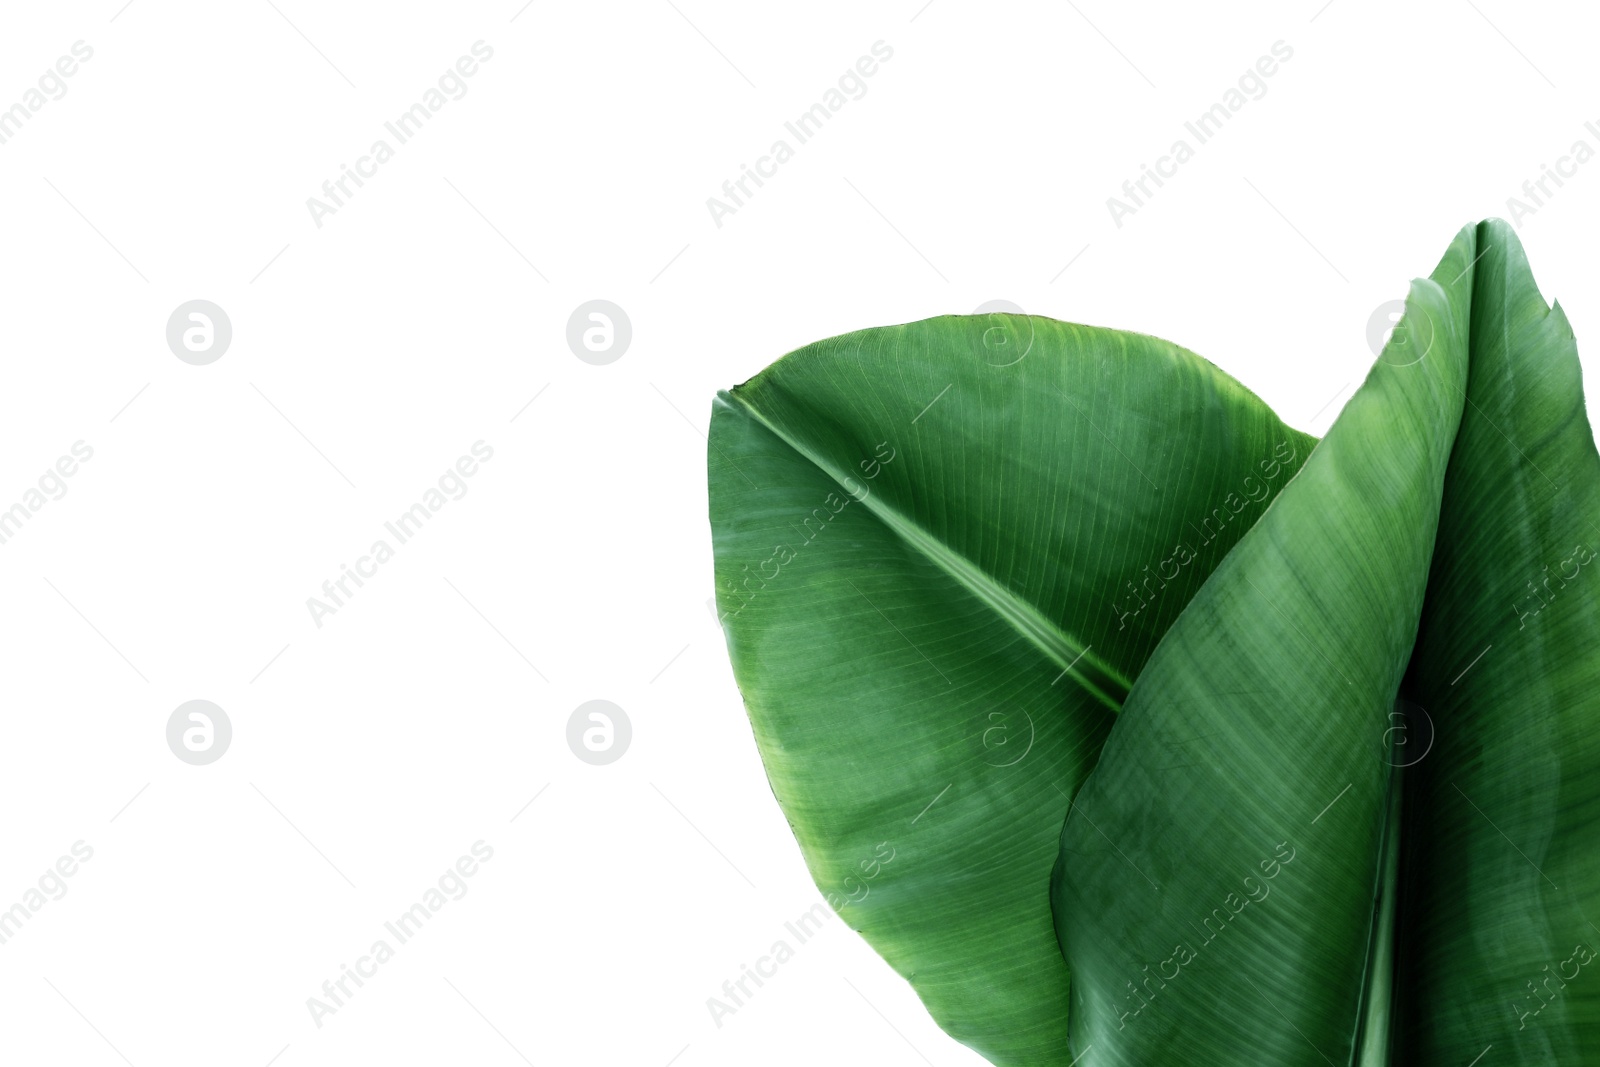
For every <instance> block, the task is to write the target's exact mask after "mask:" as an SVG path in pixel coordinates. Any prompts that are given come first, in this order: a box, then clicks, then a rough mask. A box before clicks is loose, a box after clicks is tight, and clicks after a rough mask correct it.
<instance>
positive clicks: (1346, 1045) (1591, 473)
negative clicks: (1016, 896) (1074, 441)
mask: <svg viewBox="0 0 1600 1067" xmlns="http://www.w3.org/2000/svg"><path fill="white" fill-rule="evenodd" d="M1404 323H1405V325H1406V327H1407V332H1408V333H1409V335H1410V338H1411V340H1412V342H1413V346H1412V347H1411V348H1402V347H1400V346H1398V345H1391V346H1390V347H1389V348H1387V349H1386V350H1385V352H1384V354H1383V356H1382V357H1381V358H1380V360H1379V362H1378V363H1377V364H1376V365H1375V366H1374V368H1373V370H1372V372H1371V374H1370V375H1369V377H1368V378H1367V380H1366V382H1365V384H1364V385H1363V386H1362V388H1361V389H1360V390H1359V391H1358V392H1357V393H1356V395H1355V396H1354V397H1353V398H1352V400H1351V401H1350V403H1349V404H1348V406H1347V407H1346V408H1345V410H1344V411H1343V412H1342V413H1341V415H1340V416H1339V418H1338V420H1337V422H1336V423H1335V424H1334V426H1333V427H1332V428H1331V429H1330V430H1329V431H1328V433H1327V435H1326V437H1325V438H1324V439H1323V440H1322V441H1321V442H1320V443H1319V444H1318V445H1317V447H1316V449H1315V450H1314V451H1313V453H1312V454H1311V456H1310V458H1309V460H1308V461H1307V462H1306V463H1305V465H1304V467H1303V468H1302V469H1301V470H1300V472H1299V473H1298V475H1297V476H1296V477H1295V479H1294V480H1293V481H1292V482H1291V483H1290V484H1289V485H1288V486H1287V487H1286V488H1285V489H1284V490H1283V491H1282V492H1281V493H1280V494H1279V495H1278V496H1277V498H1276V499H1275V500H1274V501H1273V503H1272V505H1271V506H1270V507H1269V508H1268V509H1267V511H1266V514H1265V515H1263V516H1262V517H1261V518H1260V519H1259V520H1258V521H1257V522H1256V523H1255V524H1254V525H1253V526H1252V528H1251V529H1250V530H1249V531H1248V532H1247V533H1246V534H1245V536H1244V537H1243V538H1242V539H1241V540H1240V541H1239V542H1238V544H1237V545H1236V546H1235V547H1234V548H1233V550H1232V551H1231V552H1230V554H1229V555H1228V556H1227V558H1226V559H1225V560H1224V561H1223V562H1222V563H1221V565H1220V566H1218V567H1217V568H1216V570H1215V572H1214V573H1213V574H1212V575H1211V577H1210V579H1209V580H1208V581H1207V583H1206V585H1205V586H1204V588H1203V589H1201V590H1200V591H1199V593H1198V594H1197V595H1196V596H1195V597H1193V598H1192V599H1191V600H1190V602H1189V604H1188V606H1187V608H1186V609H1185V611H1184V613H1183V615H1182V616H1181V618H1179V619H1178V620H1177V621H1176V623H1175V624H1174V625H1173V626H1172V627H1171V628H1170V629H1169V630H1168V632H1167V634H1166V636H1165V638H1164V639H1163V641H1162V643H1161V644H1160V646H1159V647H1158V648H1157V649H1156V651H1155V652H1154V654H1153V655H1152V656H1151V657H1150V658H1149V660H1148V662H1147V663H1146V664H1145V666H1144V669H1143V671H1142V672H1141V673H1140V674H1139V676H1138V680H1137V682H1136V684H1135V685H1134V686H1133V687H1132V690H1131V692H1130V694H1129V697H1128V700H1127V702H1126V705H1125V708H1124V711H1123V713H1122V715H1121V716H1120V717H1119V718H1118V721H1117V723H1116V726H1115V728H1114V729H1113V730H1112V731H1111V733H1110V736H1109V738H1108V740H1107V742H1106V744H1105V746H1104V748H1103V751H1102V753H1101V757H1100V760H1099V762H1098V764H1097V766H1096V767H1095V769H1094V771H1093V772H1092V773H1091V774H1090V775H1089V777H1088V780H1087V781H1086V782H1085V783H1084V785H1083V786H1082V788H1081V790H1080V791H1079V792H1078V793H1077V794H1076V796H1075V798H1074V800H1073V803H1072V806H1071V810H1070V812H1069V815H1068V817H1067V819H1066V821H1065V824H1064V826H1063V827H1062V833H1061V838H1060V854H1059V859H1058V862H1057V864H1056V867H1055V871H1054V874H1053V877H1052V880H1051V890H1050V892H1051V898H1052V905H1053V912H1054V918H1055V924H1056V930H1057V934H1058V936H1059V939H1060V944H1061V948H1062V951H1063V953H1064V955H1065V958H1066V959H1067V961H1068V963H1069V965H1070V967H1071V969H1072V973H1073V987H1072V1004H1071V1010H1070V1030H1071V1052H1072V1055H1073V1056H1074V1057H1076V1058H1077V1060H1078V1062H1079V1063H1081V1064H1082V1065H1083V1067H1094V1065H1124V1064H1127V1065H1131V1064H1141V1065H1143V1064H1179V1063H1182V1064H1237V1063H1263V1064H1281V1065H1297V1064H1306V1065H1313V1067H1314V1065H1317V1064H1324V1063H1326V1064H1337V1065H1347V1064H1361V1065H1369V1064H1405V1065H1424V1067H1432V1065H1440V1067H1443V1065H1455V1067H1466V1065H1468V1064H1481V1065H1482V1067H1501V1065H1531V1064H1594V1063H1600V966H1594V965H1593V963H1594V960H1595V957H1596V953H1595V951H1594V950H1595V947H1596V946H1597V945H1600V928H1597V927H1596V925H1595V924H1596V923H1600V848H1597V847H1596V846H1597V845H1600V839H1597V830H1600V729H1597V724H1600V718H1597V713H1600V655H1597V643H1596V642H1597V639H1600V608H1597V604H1596V599H1595V597H1594V595H1593V590H1591V589H1590V588H1589V586H1590V585H1591V584H1593V583H1596V582H1600V576H1597V575H1596V573H1595V572H1596V571H1600V567H1593V566H1590V564H1591V563H1592V562H1593V560H1594V559H1595V556H1596V553H1597V551H1600V529H1597V527H1596V526H1595V522H1596V520H1597V518H1600V509H1597V504H1600V500H1597V498H1596V494H1597V492H1600V457H1597V455H1596V451H1595V446H1594V439H1593V435H1592V433H1591V430H1590V427H1589V424H1588V421H1587V419H1586V417H1585V414H1584V409H1583V402H1582V396H1581V384H1580V373H1579V366H1578V362H1577V356H1576V349H1575V345H1574V342H1573V338H1572V333H1571V330H1570V328H1569V326H1568V324H1567V321H1566V318H1565V316H1564V315H1563V314H1562V312H1561V310H1560V307H1559V305H1558V306H1557V307H1556V308H1555V309H1553V310H1552V309H1551V308H1549V307H1547V305H1546V304H1545V302H1544V301H1543V299H1542V298H1541V297H1540V295H1539V292H1538V289H1537V287H1536V286H1535V284H1534V281H1533V278H1532V275H1531V273H1530V272H1529V269H1528V265H1527V262H1526V259H1525V257H1524V255H1523V252H1522V249H1521V247H1520V245H1519V244H1518V242H1517V240H1516V237H1515V235H1514V234H1513V232H1512V231H1511V230H1510V228H1509V227H1507V226H1506V225H1505V224H1503V223H1499V222H1487V223H1483V224H1480V225H1477V226H1470V227H1467V228H1466V229H1464V230H1463V231H1462V232H1461V234H1460V235H1459V236H1458V237H1457V238H1456V240H1455V242H1454V243H1453V244H1452V245H1451V247H1450V249H1449V251H1448V252H1447V253H1446V255H1445V257H1444V259H1443V260H1442V261H1441V262H1440V264H1439V267H1438V268H1437V269H1436V270H1435V271H1434V273H1433V275H1432V277H1431V278H1430V279H1428V280H1425V281H1418V282H1416V283H1413V286H1412V289H1411V293H1410V297H1409V300H1408V302H1407V310H1406V316H1405V320H1404ZM1419 338H1421V339H1423V340H1424V341H1425V343H1424V344H1422V345H1421V350H1422V351H1423V352H1424V353H1425V354H1423V355H1422V356H1421V358H1417V346H1416V342H1417V340H1418V339H1419ZM1597 588H1600V586H1597ZM1397 698H1398V703H1397Z"/></svg>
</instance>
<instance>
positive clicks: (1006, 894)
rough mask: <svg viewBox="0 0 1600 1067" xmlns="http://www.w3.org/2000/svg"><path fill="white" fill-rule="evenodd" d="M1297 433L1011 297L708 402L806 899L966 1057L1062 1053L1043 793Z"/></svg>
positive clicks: (762, 744)
mask: <svg viewBox="0 0 1600 1067" xmlns="http://www.w3.org/2000/svg"><path fill="white" fill-rule="evenodd" d="M1314 445H1315V438H1313V437H1310V436H1308V435H1306V434H1303V433H1300V432H1298V431H1295V430H1292V429H1290V428H1289V427H1287V426H1285V425H1284V424H1283V423H1282V422H1280V421H1279V420H1278V419H1277V418H1276V417H1275V416H1274V415H1273V413H1272V412H1271V411H1270V410H1269V409H1268V408H1267V407H1266V406H1265V405H1264V404H1263V403H1262V402H1261V401H1260V400H1259V399H1257V398H1256V397H1255V396H1254V395H1253V394H1251V393H1250V392H1248V391H1247V390H1246V389H1244V388H1243V387H1242V386H1241V385H1239V384H1238V383H1237V382H1236V381H1234V380H1233V379H1231V378H1229V377H1228V376H1227V375H1225V374H1223V373H1222V372H1221V371H1219V370H1218V369H1217V368H1216V367H1214V366H1212V365H1211V364H1210V363H1208V362H1206V361H1205V360H1203V359H1201V358H1199V357H1198V356H1195V355H1194V354H1192V353H1190V352H1187V351H1184V350H1182V349H1180V348H1178V347H1176V346H1174V345H1172V344H1169V343H1167V342H1164V341H1160V340H1157V339H1155V338H1151V337H1146V336H1142V335H1138V334H1132V333H1123V332H1117V331H1112V330H1104V329H1094V328H1090V327H1085V326H1076V325H1070V324H1067V323H1062V322H1056V321H1052V320H1049V319H1045V318H1041V317H1035V316H1012V315H993V316H951V317H943V318H937V319H931V320H928V321H924V322H917V323H912V324H910V325H905V326H897V327H891V328H886V329H874V330H866V331H862V332H858V333H852V334H848V335H845V336H842V337H836V338H833V339H831V340H827V341H823V342H820V343H817V344H813V345H810V346H808V347H806V348H804V349H801V350H799V351H797V352H794V353H791V354H790V355H788V356H786V357H784V358H783V359H782V360H780V361H778V362H777V363H776V364H774V365H773V366H771V367H770V368H768V369H767V370H766V371H764V372H763V373H762V374H761V375H759V376H758V377H756V378H755V379H753V380H751V381H749V382H747V383H745V384H744V385H741V386H739V387H738V388H735V389H733V390H731V391H728V392H724V393H722V394H720V395H719V396H718V397H717V399H716V401H715V403H714V405H713V409H712V418H711V431H710V447H709V449H708V461H709V466H710V511H711V526H712V532H713V540H714V545H715V556H716V580H717V605H718V611H719V615H720V618H721V621H722V625H723V628H724V630H725V633H726V637H727V642H728V649H729V653H730V656H731V659H732V663H733V668H734V674H735V677H736V679H737V681H738V684H739V687H740V690H741V692H742V694H743V696H744V700H745V704H746V706H747V708H748V710H749V716H750V722H751V725H752V727H753V728H754V732H755V739H756V742H757V746H758V748H759V749H760V752H761V757H762V759H763V761H764V763H765V766H766V771H767V775H768V779H769V781H770V782H771V785H772V789H773V792H774V794H775V795H776V797H777V799H778V802H779V803H780V805H781V807H782V809H783V811H784V813H785V815H786V816H787V818H788V821H789V823H790V825H791V826H792V827H793V830H794V835H795V838H796V840H797V841H798V842H799V846H800V852H801V855H802V856H803V857H804V860H805V863H806V864H807V866H808V868H809V870H810V872H811V875H812V877H813V879H814V880H815V882H816V884H817V886H818V888H819V889H820V890H821V891H822V892H823V894H824V897H825V899H826V900H827V902H828V903H829V905H830V906H832V907H833V908H834V909H836V910H837V911H838V912H839V913H840V915H841V916H842V917H843V918H844V920H845V921H846V922H847V923H848V924H849V925H850V926H851V927H853V928H854V929H856V930H858V931H860V932H861V933H862V935H863V936H864V937H865V938H866V939H867V941H868V942H869V943H871V944H872V946H873V947H874V948H875V949H876V950H877V951H878V952H879V953H880V954H881V955H882V956H883V957H884V958H885V959H886V960H887V961H888V962H889V963H890V964H891V965H892V966H893V967H894V968H895V969H896V970H897V971H898V972H899V973H900V974H902V975H903V976H905V977H906V978H907V979H908V980H910V982H911V984H912V985H913V986H914V987H915V989H916V990H917V992H918V994H919V995H920V996H921V998H922V1000H923V1002H924V1004H926V1006H927V1007H928V1009H929V1011H930V1012H931V1013H932V1015H933V1017H934V1018H935V1019H936V1020H937V1021H938V1022H939V1024H940V1025H941V1026H942V1027H943V1028H944V1029H945V1030H946V1031H948V1032H949V1033H950V1034H951V1035H952V1036H953V1037H955V1038H956V1039H957V1040H959V1041H962V1042H964V1043H965V1044H967V1045H969V1046H971V1047H972V1048H974V1049H976V1050H978V1051H979V1052H981V1053H982V1054H983V1055H985V1056H986V1057H988V1058H989V1059H990V1060H991V1061H992V1062H994V1063H998V1064H1019V1065H1020V1064H1027V1065H1036V1064H1057V1063H1059V1064H1066V1063H1069V1062H1071V1059H1072V1054H1071V1052H1070V1050H1069V1045H1068V1041H1069V1038H1068V1027H1067V1015H1068V995H1069V993H1068V991H1069V983H1068V975H1067V968H1066V966H1065V964H1064V963H1063V961H1062V958H1061V954H1060V951H1059V949H1058V947H1057V945H1056V939H1055V934H1054V932H1053V929H1052V923H1051V912H1050V900H1049V895H1048V883H1049V878H1050V871H1051V868H1052V866H1053V864H1054V863H1055V860H1056V854H1057V843H1058V838H1059V834H1060V831H1061V826H1062V820H1063V818H1064V816H1065V815H1066V813H1067V810H1068V804H1069V798H1070V797H1071V796H1072V795H1073V794H1075V793H1076V792H1077V790H1078V788H1079V786H1080V785H1081V784H1082V782H1083V780H1084V778H1085V776H1086V775H1087V774H1088V773H1089V771H1090V770H1091V769H1092V768H1093V767H1094V764H1095V760H1096V758H1097V755H1098V753H1099V751H1100V747H1101V745H1102V743H1103V742H1104V740H1105V738H1106V736H1107V733H1108V732H1109V731H1110V730H1111V726H1112V723H1113V722H1114V721H1115V719H1116V713H1117V711H1118V710H1119V709H1120V707H1121V705H1122V702H1123V700H1124V699H1125V698H1126V696H1127V694H1128V690H1129V687H1130V685H1131V684H1132V681H1133V679H1134V678H1136V677H1137V676H1138V675H1139V673H1140V671H1141V669H1143V667H1144V665H1145V661H1146V660H1147V659H1148V658H1149V657H1150V655H1151V653H1152V651H1153V650H1154V649H1155V648H1156V646H1157V643H1158V642H1159V641H1160V640H1161V638H1162V635H1163V634H1164V633H1165V632H1166V631H1167V628H1168V627H1169V626H1170V625H1171V624H1172V622H1173V620H1174V619H1175V618H1177V617H1178V615H1179V613H1180V612H1181V611H1182V610H1183V608H1184V605H1185V604H1187V603H1188V602H1189V600H1190V598H1191V597H1193V596H1194V595H1195V593H1196V592H1197V591H1198V590H1199V589H1200V588H1201V587H1202V585H1203V583H1204V582H1205V580H1206V578H1207V576H1208V575H1209V574H1210V573H1211V571H1212V569H1213V568H1215V567H1216V566H1217V564H1218V563H1219V562H1221V561H1222V560H1223V559H1224V558H1225V557H1226V555H1227V553H1228V551H1229V549H1231V548H1232V547H1233V545H1234V544H1235V543H1236V542H1237V541H1238V540H1239V538H1240V536H1241V535H1243V534H1244V532H1245V531H1246V530H1247V529H1248V528H1249V527H1250V525H1251V524H1252V523H1254V522H1256V521H1257V520H1258V519H1259V518H1260V516H1261V515H1262V514H1263V513H1264V512H1265V510H1266V508H1267V505H1268V504H1269V503H1270V502H1271V500H1272V499H1273V497H1274V496H1276V495H1277V494H1278V492H1279V491H1280V490H1281V489H1282V488H1283V486H1284V485H1285V484H1287V483H1288V481H1289V479H1290V478H1291V477H1293V476H1294V474H1295V472H1296V471H1297V470H1299V469H1300V466H1301V465H1302V464H1303V463H1304V462H1305V460H1306V456H1307V455H1308V453H1309V452H1310V450H1311V448H1312V447H1313V446H1314ZM1165 762H1173V761H1172V760H1166V761H1165Z"/></svg>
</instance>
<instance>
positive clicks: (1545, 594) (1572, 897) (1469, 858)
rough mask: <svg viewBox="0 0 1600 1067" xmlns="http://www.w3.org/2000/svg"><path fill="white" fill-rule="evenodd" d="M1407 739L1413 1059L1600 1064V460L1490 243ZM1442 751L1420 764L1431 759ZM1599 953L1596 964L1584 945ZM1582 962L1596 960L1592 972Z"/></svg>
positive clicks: (1404, 923)
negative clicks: (1414, 749)
mask: <svg viewBox="0 0 1600 1067" xmlns="http://www.w3.org/2000/svg"><path fill="white" fill-rule="evenodd" d="M1478 252H1479V253H1480V255H1481V258H1480V259H1479V261H1478V263H1477V266H1476V268H1475V271H1474V278H1473V315H1472V346H1471V347H1472V382H1471V387H1470V389H1469V392H1468V397H1469V402H1468V403H1467V404H1466V408H1465V412H1464V414H1463V416H1462V421H1461V429H1460V432H1459V434H1458V435H1457V438H1456V443H1455V451H1454V454H1453V456H1452V457H1451V461H1450V473H1449V477H1448V478H1447V480H1446V483H1445V495H1444V509H1443V513H1442V516H1441V520H1440V527H1439V538H1438V545H1437V548H1436V549H1435V552H1434V560H1433V572H1432V576H1431V577H1430V579H1429V587H1428V599H1427V605H1426V608H1425V610H1424V613H1423V618H1422V635H1421V639H1420V640H1419V642H1418V645H1417V649H1416V653H1415V658H1414V660H1413V663H1412V665H1411V671H1410V674H1409V676H1408V678H1407V682H1406V693H1407V695H1408V696H1409V697H1410V698H1411V699H1412V700H1413V701H1414V702H1415V703H1416V704H1417V705H1418V706H1420V708H1421V709H1422V711H1421V712H1419V713H1416V715H1415V716H1414V721H1412V722H1410V723H1408V724H1407V731H1408V733H1414V734H1415V735H1416V736H1415V738H1414V740H1415V742H1416V745H1417V746H1418V749H1419V751H1418V753H1417V755H1416V756H1415V757H1413V758H1414V759H1415V760H1416V762H1415V763H1414V765H1413V766H1410V767H1408V768H1407V769H1406V772H1405V774H1406V779H1407V782H1406V802H1405V803H1406V810H1407V816H1406V818H1405V820H1404V827H1405V829H1404V832H1403V837H1404V840H1405V843H1406V845H1405V850H1406V856H1405V863H1404V865H1403V866H1402V872H1401V889H1402V894H1403V898H1404V904H1403V907H1402V910H1401V917H1400V928H1399V938H1400V971H1399V975H1400V980H1399V981H1398V982H1397V987H1398V988H1399V989H1400V990H1401V992H1402V997H1403V1005H1402V1006H1401V1007H1400V1008H1399V1009H1398V1010H1397V1011H1396V1014H1395V1018H1396V1021H1397V1024H1398V1034H1397V1038H1398V1050H1399V1055H1398V1058H1397V1060H1396V1062H1399V1063H1406V1064H1412V1063H1415V1064H1423V1065H1435V1064H1437V1065H1441V1067H1443V1065H1446V1064H1465V1063H1469V1062H1471V1061H1472V1060H1473V1059H1474V1058H1475V1057H1477V1056H1480V1055H1484V1053H1485V1052H1486V1050H1488V1049H1489V1048H1490V1046H1492V1047H1493V1051H1492V1052H1488V1054H1487V1055H1484V1058H1483V1061H1482V1062H1483V1064H1484V1065H1488V1064H1491V1063H1492V1064H1494V1065H1533V1064H1541V1065H1542V1064H1563V1065H1565V1064H1593V1063H1597V1062H1600V963H1596V962H1595V960H1596V953H1597V952H1600V929H1597V928H1596V924H1600V847H1597V846H1600V595H1597V594H1600V573H1597V572H1600V564H1597V563H1596V560H1597V559H1600V529H1597V528H1596V524H1597V522H1600V457H1597V456H1596V452H1595V445H1594V435H1593V433H1592V431H1591V429H1590V426H1589V422H1588V419H1587V417H1586V416H1585V413H1584V405H1583V391H1582V380H1581V370H1580V367H1579V364H1578V359H1577V350H1576V344H1575V342H1574V340H1573V337H1572V331H1571V328H1570V327H1569V325H1568V323H1567V321H1566V316H1565V315H1564V314H1563V313H1562V312H1561V309H1560V306H1559V305H1557V306H1556V308H1555V309H1554V310H1551V309H1550V308H1549V307H1547V306H1546V304H1545V302H1544V299H1543V298H1542V297H1541V296H1540V295H1539V290H1538V287H1537V286H1536V285H1535V283H1534V279H1533V276H1532V273H1531V272H1530V271H1529V268H1528V263H1527V259H1526V257H1525V255H1524V254H1523V251H1522V247H1521V245H1520V244H1519V242H1518V241H1517V239H1516V236H1515V234H1514V233H1513V232H1512V230H1511V228H1510V227H1509V226H1507V225H1506V224H1505V223H1503V222H1498V221H1495V222H1487V223H1484V224H1482V225H1481V226H1480V227H1479V228H1478ZM1430 741H1431V743H1432V748H1431V750H1429V751H1426V754H1425V755H1424V754H1423V751H1424V750H1422V749H1421V746H1423V745H1425V744H1428V743H1429V742H1430ZM1580 946H1582V950H1580ZM1585 961H1587V962H1585Z"/></svg>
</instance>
